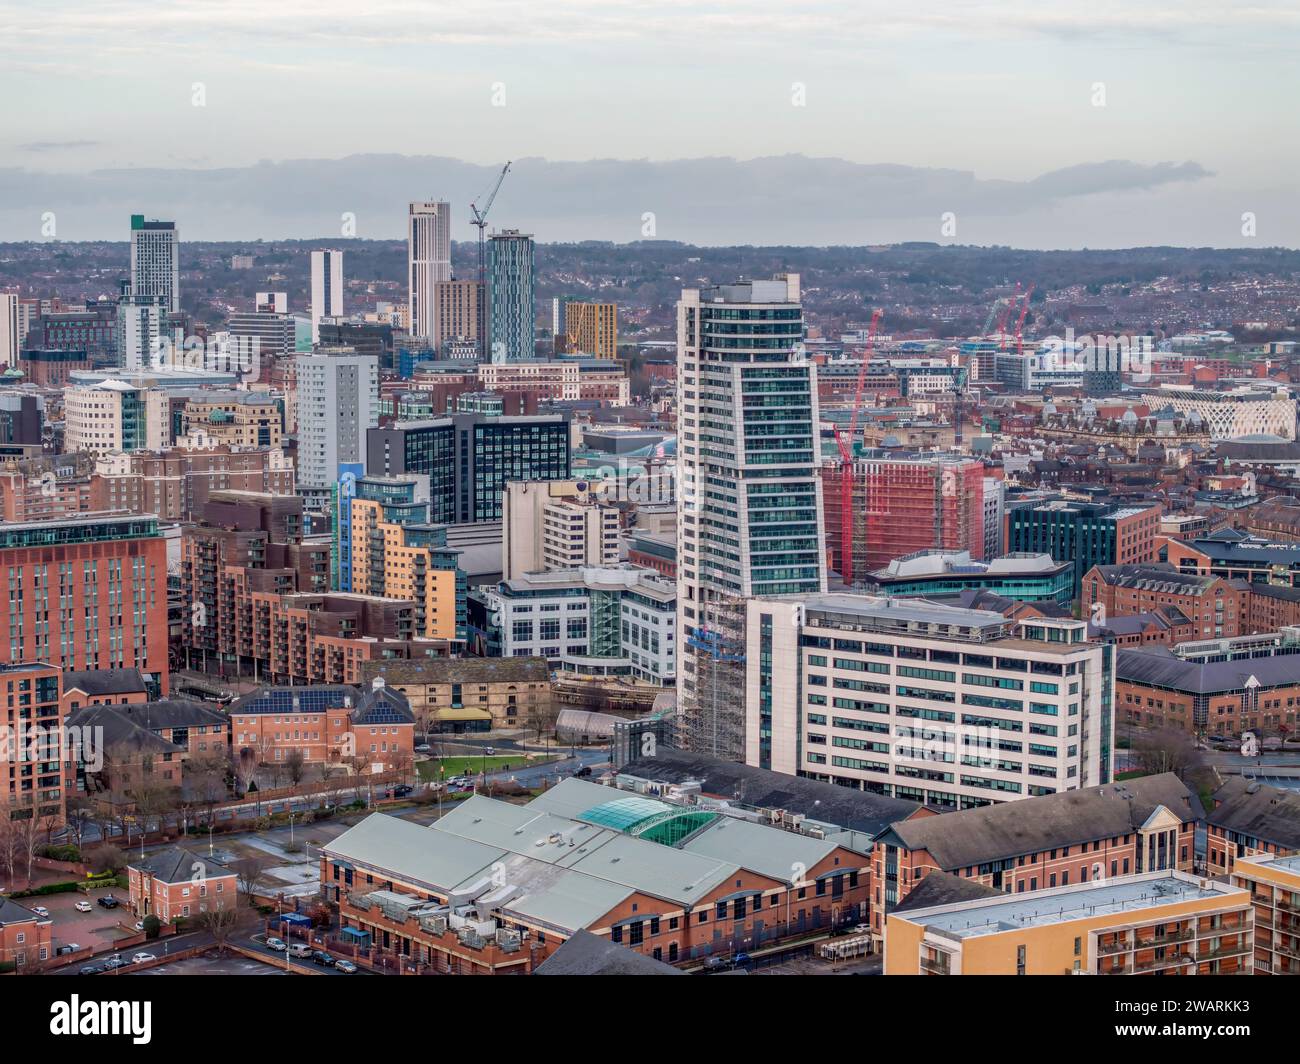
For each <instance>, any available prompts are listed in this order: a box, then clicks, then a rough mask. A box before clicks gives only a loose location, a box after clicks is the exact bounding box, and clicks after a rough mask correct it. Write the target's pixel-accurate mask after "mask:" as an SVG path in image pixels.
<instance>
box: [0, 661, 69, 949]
mask: <svg viewBox="0 0 1300 1064" xmlns="http://www.w3.org/2000/svg"><path fill="white" fill-rule="evenodd" d="M59 679H60V670H59V669H57V668H55V667H54V666H53V665H46V664H44V663H43V662H33V663H30V664H17V665H0V730H2V731H3V735H0V818H3V819H5V820H21V821H25V822H27V823H28V824H41V825H44V824H46V823H47V822H51V821H53V822H57V823H59V824H62V823H63V818H64V811H65V809H66V794H65V790H64V786H65V785H64V779H63V759H64V753H63V751H62V750H61V749H58V748H52V747H49V746H46V745H44V744H43V743H42V742H41V739H42V737H43V736H58V735H60V734H61V733H62V728H63V724H64V711H63V707H62V703H61V702H60V697H59V696H60V687H59ZM31 729H37V730H38V731H37V732H36V733H35V734H34V733H33V731H32V730H31ZM53 741H57V740H53ZM0 960H3V958H0Z"/></svg>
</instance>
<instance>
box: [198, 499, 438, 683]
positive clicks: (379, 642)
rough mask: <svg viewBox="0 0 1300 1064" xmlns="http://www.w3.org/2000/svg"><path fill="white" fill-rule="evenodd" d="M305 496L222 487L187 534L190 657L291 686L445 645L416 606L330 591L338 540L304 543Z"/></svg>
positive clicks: (356, 672)
mask: <svg viewBox="0 0 1300 1064" xmlns="http://www.w3.org/2000/svg"><path fill="white" fill-rule="evenodd" d="M302 514H303V500H302V499H301V498H298V497H295V496H277V495H270V494H265V493H259V492H238V491H222V492H213V493H211V495H210V496H209V498H208V501H207V502H206V503H205V504H204V506H203V509H202V519H201V521H200V523H199V524H197V525H194V526H191V527H189V528H187V529H186V530H185V532H184V534H183V535H182V537H181V584H182V588H183V591H184V602H185V606H186V608H185V612H184V616H183V628H182V635H181V642H182V646H183V647H184V649H185V652H186V656H187V660H189V661H190V662H192V663H193V664H194V665H196V666H198V667H201V668H212V667H213V666H216V665H219V666H220V667H221V668H223V669H230V670H232V671H238V672H239V673H240V675H245V676H254V677H259V678H264V679H267V680H270V681H272V682H273V683H284V684H289V683H293V684H313V683H325V684H346V683H357V682H359V681H360V680H361V667H362V665H363V664H364V663H365V662H367V661H373V660H383V659H389V658H406V657H411V656H412V655H413V654H421V653H428V654H436V653H439V652H441V653H446V651H447V646H448V645H447V643H446V642H445V641H437V640H416V639H413V638H412V636H413V632H414V624H415V620H414V617H415V604H414V603H413V602H410V601H406V600H401V599H391V598H381V597H379V596H375V595H356V594H345V593H339V592H331V591H330V590H329V582H330V546H329V544H328V543H304V542H303V538H302V527H303V519H302Z"/></svg>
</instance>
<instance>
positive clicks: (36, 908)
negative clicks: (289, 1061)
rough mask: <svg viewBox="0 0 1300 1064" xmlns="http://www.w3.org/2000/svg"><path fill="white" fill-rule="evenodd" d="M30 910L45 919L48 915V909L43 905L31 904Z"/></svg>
mask: <svg viewBox="0 0 1300 1064" xmlns="http://www.w3.org/2000/svg"><path fill="white" fill-rule="evenodd" d="M32 912H34V913H35V914H36V915H37V916H40V917H42V918H46V919H48V918H49V915H50V910H49V909H47V908H46V907H45V906H44V905H33V906H32Z"/></svg>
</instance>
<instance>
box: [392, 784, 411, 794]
mask: <svg viewBox="0 0 1300 1064" xmlns="http://www.w3.org/2000/svg"><path fill="white" fill-rule="evenodd" d="M414 790H415V788H414V787H412V786H411V785H410V784H409V783H399V784H398V785H397V786H396V787H394V788H393V790H392V795H393V797H394V798H405V797H406V796H407V795H408V794H410V793H411V792H412V791H414Z"/></svg>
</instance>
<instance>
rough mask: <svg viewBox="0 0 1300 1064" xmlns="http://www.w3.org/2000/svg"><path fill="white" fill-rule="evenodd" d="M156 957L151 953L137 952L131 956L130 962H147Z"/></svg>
mask: <svg viewBox="0 0 1300 1064" xmlns="http://www.w3.org/2000/svg"><path fill="white" fill-rule="evenodd" d="M157 959H158V958H157V957H155V956H154V955H153V954H152V953H137V954H135V955H134V956H133V957H132V958H131V963H132V964H148V963H149V962H150V961H156V960H157Z"/></svg>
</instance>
